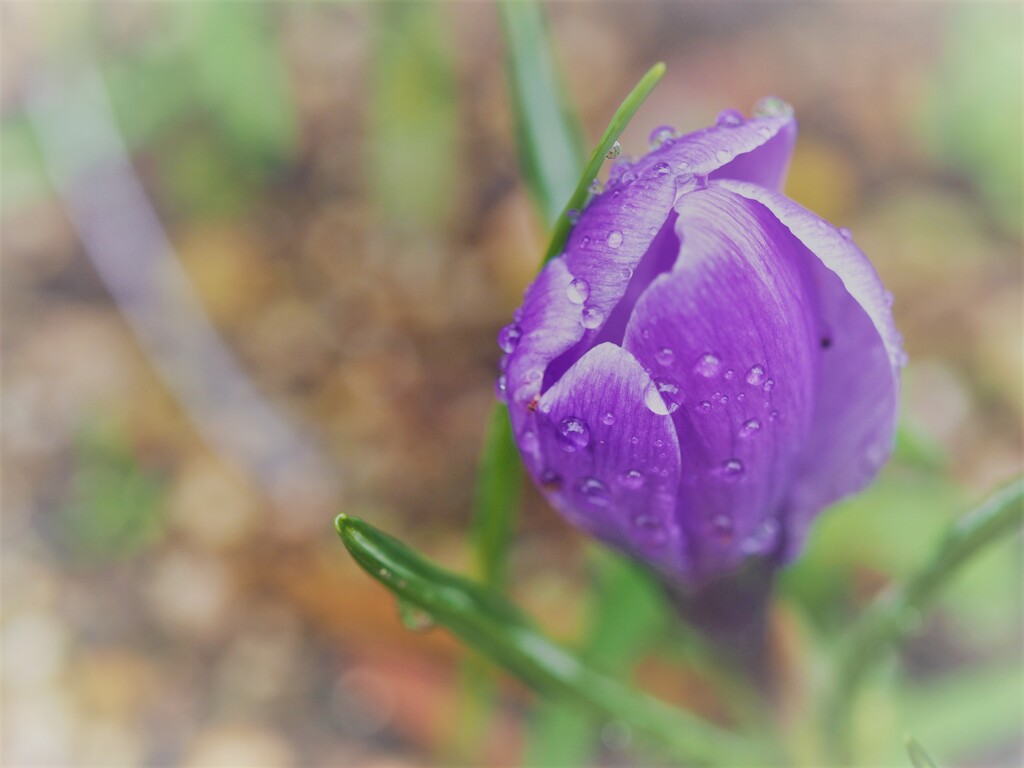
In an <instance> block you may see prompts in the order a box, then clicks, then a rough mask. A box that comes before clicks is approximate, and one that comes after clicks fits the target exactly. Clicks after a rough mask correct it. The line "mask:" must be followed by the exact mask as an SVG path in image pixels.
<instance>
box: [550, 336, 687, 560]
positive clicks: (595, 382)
mask: <svg viewBox="0 0 1024 768" xmlns="http://www.w3.org/2000/svg"><path fill="white" fill-rule="evenodd" d="M652 404H653V406H654V410H652V408H651V406H652ZM537 437H538V445H539V453H540V456H541V457H542V459H541V464H542V466H541V467H540V468H539V471H538V472H537V474H536V477H537V479H538V481H539V485H540V487H541V489H542V490H543V491H544V493H545V495H546V496H547V497H548V499H549V500H550V501H551V502H552V504H554V506H555V507H556V508H557V509H558V510H559V511H560V512H561V513H562V514H563V515H564V516H565V517H566V518H567V519H568V520H569V521H570V522H572V523H573V524H574V525H577V526H579V527H580V528H582V529H584V530H585V531H587V532H588V533H590V534H591V535H593V536H596V537H597V538H599V539H602V540H603V541H606V542H608V543H610V544H612V545H614V546H616V547H617V548H618V549H620V550H624V551H626V552H628V553H629V554H632V555H633V556H635V557H639V558H642V559H643V560H645V561H646V562H647V563H649V564H650V565H652V566H653V567H655V568H657V569H659V570H660V571H662V572H663V573H664V574H666V575H667V576H669V577H671V578H673V579H680V578H684V576H685V572H686V567H687V565H686V561H685V557H684V552H685V549H686V547H685V543H684V539H683V537H684V532H683V531H682V529H681V528H680V526H679V525H678V523H677V520H676V516H675V508H676V493H677V489H678V486H679V444H678V441H677V439H676V433H675V426H674V425H673V422H672V419H671V418H670V417H669V415H668V414H667V412H666V411H665V409H664V408H663V407H661V402H660V399H659V398H658V397H657V393H656V392H654V391H653V389H652V382H651V379H650V377H649V376H648V375H647V374H646V373H645V372H644V370H643V368H642V367H641V365H640V364H639V363H638V362H637V361H636V360H635V359H634V358H633V356H632V355H631V354H630V353H629V352H627V351H626V350H624V349H623V348H621V347H619V346H616V345H614V344H600V345H598V346H597V347H594V348H593V349H591V350H590V351H589V352H587V354H585V355H584V356H583V357H582V358H580V360H578V361H577V362H576V363H575V364H574V365H573V366H572V367H571V368H570V369H569V370H568V371H567V372H566V374H565V375H564V376H562V377H561V378H560V379H559V380H558V382H556V383H555V384H554V386H552V387H551V389H550V390H548V391H547V392H546V393H545V394H544V396H543V397H542V398H541V401H540V405H539V408H538V410H537Z"/></svg>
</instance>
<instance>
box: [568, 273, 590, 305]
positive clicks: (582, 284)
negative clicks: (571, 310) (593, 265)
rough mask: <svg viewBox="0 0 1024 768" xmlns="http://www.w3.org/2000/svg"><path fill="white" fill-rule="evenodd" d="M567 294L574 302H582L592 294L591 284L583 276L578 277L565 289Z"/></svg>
mask: <svg viewBox="0 0 1024 768" xmlns="http://www.w3.org/2000/svg"><path fill="white" fill-rule="evenodd" d="M565 295H566V296H568V297H569V301H571V302H572V303H573V304H582V303H583V302H584V301H586V300H587V297H588V296H589V295H590V285H589V284H588V283H587V281H586V280H584V279H583V278H582V277H577V278H576V279H575V280H573V281H572V282H571V283H569V287H568V288H566V289H565Z"/></svg>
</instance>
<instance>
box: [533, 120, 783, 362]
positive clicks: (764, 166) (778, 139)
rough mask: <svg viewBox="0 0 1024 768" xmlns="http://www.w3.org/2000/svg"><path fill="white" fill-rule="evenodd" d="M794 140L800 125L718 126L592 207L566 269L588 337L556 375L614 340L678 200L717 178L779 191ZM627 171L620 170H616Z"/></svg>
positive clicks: (669, 150) (662, 153)
mask: <svg viewBox="0 0 1024 768" xmlns="http://www.w3.org/2000/svg"><path fill="white" fill-rule="evenodd" d="M795 136H796V121H795V120H793V118H792V117H789V116H787V117H766V118H755V119H751V120H748V121H747V122H745V123H742V124H741V125H737V126H729V127H719V126H715V127H711V128H706V129H704V130H701V131H697V132H695V133H691V134H688V135H686V136H682V137H679V138H677V139H675V140H673V141H671V142H668V143H666V144H664V145H663V146H662V147H661V148H659V149H657V150H655V151H653V152H651V153H649V154H647V155H645V156H644V157H642V158H641V159H640V160H639V161H637V162H636V163H635V164H633V165H631V166H629V168H628V170H625V171H623V172H622V173H616V174H614V177H615V178H617V181H616V182H615V183H613V184H609V188H608V190H607V191H606V192H605V193H604V194H602V195H598V196H597V197H595V198H594V199H593V200H592V201H591V203H590V205H589V206H588V207H587V209H586V210H585V211H584V213H583V215H582V216H581V217H580V220H579V223H578V224H577V225H576V226H575V227H574V228H573V230H572V232H571V233H570V236H569V240H568V242H567V244H566V250H565V253H564V256H563V258H564V259H565V264H566V267H567V268H568V270H569V273H570V274H571V275H572V278H573V279H575V280H577V281H578V284H579V285H580V286H581V288H582V290H581V291H578V292H575V293H574V294H573V297H574V299H576V300H578V301H579V302H580V317H581V320H582V321H583V325H584V326H585V329H584V333H583V336H582V340H581V341H580V343H579V345H578V347H577V348H576V349H575V350H573V352H572V353H571V354H569V355H567V356H566V358H565V359H564V360H562V361H560V365H559V366H558V370H557V371H556V372H555V375H560V374H561V373H562V372H563V371H564V370H566V369H567V368H568V367H569V366H570V365H571V364H572V363H573V362H575V361H576V360H577V359H579V357H580V356H581V355H582V354H583V353H584V352H585V351H586V350H587V349H590V348H591V347H592V346H594V345H595V344H597V343H599V342H600V341H602V340H605V339H609V338H610V336H609V334H608V333H604V332H603V329H604V327H605V325H606V324H607V322H608V321H609V318H611V317H612V313H613V310H614V309H615V308H616V307H617V306H618V305H619V304H620V302H621V300H622V298H623V297H624V296H625V295H626V293H627V288H628V286H629V284H630V282H631V281H633V280H634V274H635V273H637V272H638V268H639V266H640V264H641V260H642V259H643V258H644V256H645V254H647V253H648V252H649V251H650V249H651V246H652V243H654V242H655V239H656V238H658V239H659V240H666V239H671V235H672V219H673V218H674V215H673V212H672V208H673V205H674V204H675V201H676V200H677V199H678V198H679V195H680V194H682V193H684V192H686V191H689V190H691V189H693V188H694V187H695V185H696V184H698V183H699V182H698V180H699V179H706V178H707V177H708V176H709V175H711V174H713V173H715V172H717V173H718V174H720V175H723V176H727V177H728V178H741V179H749V180H753V181H758V182H761V183H770V184H772V185H773V186H777V185H778V183H780V182H781V179H782V177H783V175H784V174H785V170H786V166H787V165H788V162H789V154H790V152H791V150H792V145H793V141H794V139H795ZM623 167H624V166H623V165H622V164H621V163H620V164H619V169H620V170H621V169H622V168H623ZM666 225H667V226H666ZM673 247H674V245H673ZM645 279H649V277H645V276H641V275H637V276H636V280H635V282H636V283H637V284H640V283H642V284H643V285H646V284H647V283H646V282H644V280H645ZM617 330H620V331H621V329H617ZM612 336H614V334H612ZM611 340H615V339H614V338H611ZM554 378H555V376H550V377H548V381H549V382H550V381H553V380H554Z"/></svg>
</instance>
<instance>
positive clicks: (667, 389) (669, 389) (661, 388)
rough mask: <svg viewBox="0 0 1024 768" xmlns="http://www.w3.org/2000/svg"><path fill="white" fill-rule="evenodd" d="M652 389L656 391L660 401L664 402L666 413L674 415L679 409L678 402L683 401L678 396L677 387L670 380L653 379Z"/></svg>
mask: <svg viewBox="0 0 1024 768" xmlns="http://www.w3.org/2000/svg"><path fill="white" fill-rule="evenodd" d="M654 387H655V388H656V389H657V390H658V394H659V395H661V398H662V400H664V401H665V407H666V408H667V409H668V412H669V413H675V412H676V410H677V409H678V408H679V403H680V401H681V400H682V399H683V398H682V397H681V396H680V394H679V385H678V384H676V383H675V382H674V381H672V380H671V379H655V380H654Z"/></svg>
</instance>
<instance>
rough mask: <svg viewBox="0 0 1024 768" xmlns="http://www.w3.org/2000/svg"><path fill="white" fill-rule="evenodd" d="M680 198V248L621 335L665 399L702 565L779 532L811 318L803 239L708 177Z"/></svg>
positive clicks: (715, 567)
mask: <svg viewBox="0 0 1024 768" xmlns="http://www.w3.org/2000/svg"><path fill="white" fill-rule="evenodd" d="M677 211H678V212H679V218H678V221H677V222H676V230H677V233H678V235H679V238H680V240H681V242H682V246H681V250H680V254H679V260H678V262H677V264H676V266H675V268H674V269H673V271H672V272H670V273H667V274H663V275H661V276H660V277H658V278H657V279H656V280H655V281H654V283H653V284H652V285H651V286H650V288H649V289H648V290H647V292H646V293H645V294H644V295H643V296H642V297H641V298H640V300H639V302H638V303H637V305H636V309H635V312H634V315H633V317H632V319H631V320H630V323H629V326H628V327H627V329H626V336H625V340H624V346H625V347H626V349H628V350H629V351H631V352H632V353H633V354H634V355H635V356H636V358H637V359H638V360H639V361H640V363H641V364H642V365H643V366H644V368H645V369H647V370H648V371H650V372H651V373H652V376H653V378H654V381H655V384H656V386H657V388H658V389H659V390H661V392H662V394H663V396H664V399H665V403H666V406H667V407H668V408H669V409H672V410H673V418H674V421H675V423H676V426H677V429H678V434H679V442H680V445H681V452H682V454H681V455H682V458H681V461H682V470H681V471H682V482H681V485H680V495H679V509H678V515H679V519H680V522H681V524H682V525H683V527H684V529H685V531H686V532H687V534H688V538H689V539H690V541H691V542H692V544H691V546H692V548H693V549H692V552H691V556H692V558H693V559H694V562H695V563H696V571H697V577H698V579H703V578H706V577H708V576H712V575H714V574H716V573H721V572H724V571H728V570H730V569H731V568H733V567H735V565H736V564H737V563H738V562H739V561H740V560H741V559H743V558H744V557H746V556H749V555H753V554H763V555H771V554H773V553H774V551H775V550H777V549H778V547H779V546H780V543H781V542H780V536H781V525H780V521H779V520H778V519H776V518H775V517H774V516H775V515H777V514H778V513H779V511H780V509H781V507H782V504H783V502H784V500H785V495H786V493H787V491H788V488H789V483H790V480H791V478H792V477H793V475H794V472H795V470H796V467H797V464H798V462H799V461H800V459H801V457H802V455H803V452H802V449H803V447H804V445H805V442H806V439H807V435H808V434H809V432H810V430H811V423H810V422H811V409H810V408H809V407H808V404H809V403H811V402H812V401H813V397H814V391H815V378H816V370H817V363H818V357H819V348H818V333H819V330H818V323H817V319H816V314H815V307H814V306H813V302H812V301H811V297H813V296H814V288H813V283H812V278H811V275H810V271H809V269H808V265H807V260H806V259H805V258H804V257H803V255H802V252H803V250H804V249H803V247H802V246H801V245H800V244H799V243H797V242H796V241H795V239H794V238H793V236H792V235H791V234H790V232H789V231H788V230H787V229H786V228H785V227H783V226H782V225H781V224H780V223H779V222H778V221H777V220H776V219H775V217H774V216H772V215H771V214H770V213H769V212H768V211H767V210H766V209H765V208H764V207H763V206H761V205H758V204H756V203H753V202H751V201H749V200H747V199H745V198H743V197H740V196H739V195H735V194H732V193H730V192H727V191H724V190H720V189H717V188H716V187H715V186H712V187H709V188H708V189H706V190H703V191H698V192H693V193H692V194H688V195H686V196H684V197H682V198H681V199H680V201H679V203H678V205H677Z"/></svg>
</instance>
